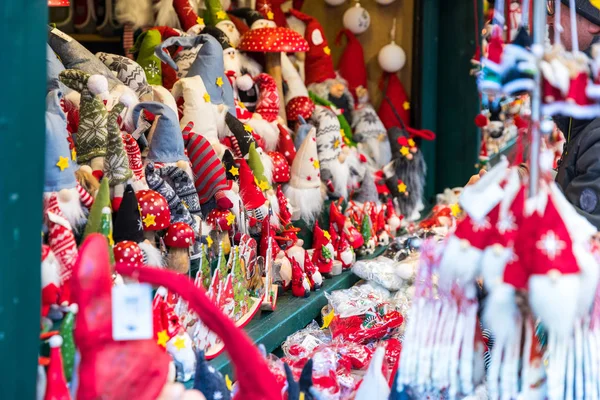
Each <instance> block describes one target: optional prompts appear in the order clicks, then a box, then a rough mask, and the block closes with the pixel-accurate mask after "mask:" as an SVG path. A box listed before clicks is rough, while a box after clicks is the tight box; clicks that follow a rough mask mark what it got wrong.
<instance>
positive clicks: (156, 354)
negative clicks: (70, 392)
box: [72, 234, 170, 399]
mask: <svg viewBox="0 0 600 400" xmlns="http://www.w3.org/2000/svg"><path fill="white" fill-rule="evenodd" d="M72 286H73V299H74V301H75V302H76V303H77V304H78V305H79V315H78V318H77V320H76V323H75V342H76V344H77V347H78V349H79V352H80V354H81V362H80V364H79V386H78V391H77V398H78V399H98V398H103V397H104V398H110V399H122V398H140V399H142V398H148V399H155V398H157V397H158V395H159V394H160V392H161V391H162V389H163V387H164V385H165V383H166V382H167V373H168V369H169V361H170V357H169V356H168V355H167V354H166V353H165V352H164V351H163V350H162V349H161V348H160V347H159V346H158V345H157V344H156V341H155V340H154V339H147V340H131V341H115V340H113V338H112V312H111V307H112V296H111V290H112V286H113V282H112V271H111V266H110V263H109V257H108V252H107V248H106V240H105V239H104V237H102V236H101V235H98V234H93V235H90V236H89V237H88V238H87V239H86V240H85V241H84V243H83V244H82V245H81V252H80V257H79V259H78V262H77V264H76V266H75V270H74V279H73V282H72ZM115 359H120V360H122V361H123V362H122V363H114V360H115ZM149 377H151V379H148V378H149Z"/></svg>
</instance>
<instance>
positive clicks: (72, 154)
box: [71, 148, 77, 161]
mask: <svg viewBox="0 0 600 400" xmlns="http://www.w3.org/2000/svg"><path fill="white" fill-rule="evenodd" d="M71 160H73V161H77V152H76V151H75V148H72V149H71Z"/></svg>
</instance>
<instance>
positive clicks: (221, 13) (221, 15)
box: [217, 11, 227, 19]
mask: <svg viewBox="0 0 600 400" xmlns="http://www.w3.org/2000/svg"><path fill="white" fill-rule="evenodd" d="M217 18H218V19H225V18H227V14H226V13H225V11H217Z"/></svg>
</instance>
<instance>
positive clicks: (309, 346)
mask: <svg viewBox="0 0 600 400" xmlns="http://www.w3.org/2000/svg"><path fill="white" fill-rule="evenodd" d="M321 344H323V342H322V341H321V340H319V339H317V338H316V337H314V336H313V335H306V337H305V338H304V340H303V341H302V344H301V346H302V347H304V348H305V349H306V350H307V351H308V352H309V353H311V352H312V351H313V350H314V349H315V348H317V347H318V346H319V345H321Z"/></svg>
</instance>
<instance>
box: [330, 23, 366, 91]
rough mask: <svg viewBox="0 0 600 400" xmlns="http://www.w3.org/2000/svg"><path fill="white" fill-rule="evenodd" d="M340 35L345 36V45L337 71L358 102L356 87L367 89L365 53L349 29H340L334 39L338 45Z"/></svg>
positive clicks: (340, 39) (340, 40) (340, 38)
mask: <svg viewBox="0 0 600 400" xmlns="http://www.w3.org/2000/svg"><path fill="white" fill-rule="evenodd" d="M342 36H346V40H347V43H346V47H345V48H344V51H343V53H342V55H341V57H340V59H339V61H338V67H337V68H338V72H339V74H340V75H341V76H342V78H344V79H345V80H346V82H347V83H348V89H349V90H350V93H352V96H353V97H354V101H355V102H358V98H357V97H356V89H357V88H358V87H360V86H362V87H363V88H365V89H367V88H368V86H367V66H366V64H365V55H364V52H363V47H362V44H360V42H359V41H358V39H357V38H356V36H354V34H353V33H352V32H351V31H350V30H349V29H342V30H341V31H340V32H339V33H338V35H337V38H336V39H335V43H336V44H337V45H340V44H341V42H342Z"/></svg>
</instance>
